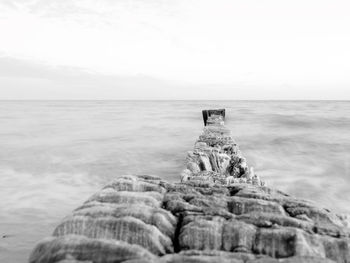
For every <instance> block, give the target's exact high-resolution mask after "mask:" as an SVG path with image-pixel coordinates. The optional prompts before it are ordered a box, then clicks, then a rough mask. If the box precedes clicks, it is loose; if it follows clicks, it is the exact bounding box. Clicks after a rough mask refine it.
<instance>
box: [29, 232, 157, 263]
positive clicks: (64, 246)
mask: <svg viewBox="0 0 350 263" xmlns="http://www.w3.org/2000/svg"><path fill="white" fill-rule="evenodd" d="M136 258H139V259H149V260H156V257H155V256H154V255H152V254H151V253H150V252H148V251H147V250H146V249H145V248H142V247H140V246H138V245H131V244H128V243H126V242H123V241H113V240H100V239H90V238H87V237H84V236H76V235H67V236H62V237H50V238H46V239H44V240H43V241H41V242H40V243H39V244H38V245H37V246H36V247H35V249H34V250H33V252H32V253H31V255H30V257H29V263H55V262H60V261H61V262H64V260H66V261H67V260H69V261H72V262H76V261H78V262H86V261H87V262H94V263H115V262H123V261H126V260H129V259H136ZM69 261H68V262H69Z"/></svg>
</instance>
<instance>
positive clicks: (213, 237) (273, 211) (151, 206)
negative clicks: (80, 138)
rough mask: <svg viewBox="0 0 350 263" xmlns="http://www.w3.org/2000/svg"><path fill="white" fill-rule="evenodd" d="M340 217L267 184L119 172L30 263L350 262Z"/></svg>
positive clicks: (40, 246)
mask: <svg viewBox="0 0 350 263" xmlns="http://www.w3.org/2000/svg"><path fill="white" fill-rule="evenodd" d="M349 236H350V229H349V228H347V224H346V222H345V221H344V220H343V219H342V218H341V217H339V216H337V215H335V214H332V213H331V212H329V211H328V210H326V209H322V208H318V207H317V206H315V205H313V204H312V203H310V202H308V201H304V200H298V199H295V198H293V197H291V196H289V195H287V194H284V193H282V192H280V191H276V190H273V189H270V188H268V187H265V186H255V185H251V184H246V183H235V184H232V185H230V186H225V185H219V184H214V183H212V182H208V181H204V182H203V181H187V182H184V183H175V184H170V183H167V182H164V181H162V180H161V179H160V178H157V177H153V176H133V175H125V176H121V177H120V178H117V179H115V180H114V181H112V182H111V183H110V184H108V185H106V187H104V188H103V189H102V190H101V191H99V192H98V193H96V194H95V195H93V196H92V197H91V198H89V199H88V200H87V201H86V202H85V203H84V204H83V205H82V206H80V207H79V208H77V209H76V210H74V211H73V213H72V214H71V215H70V216H68V217H66V218H65V219H64V220H63V221H62V222H61V224H59V225H58V226H57V227H56V229H55V230H54V232H53V236H52V237H49V238H47V239H44V240H43V241H42V242H40V243H39V244H38V245H37V246H36V247H35V249H34V250H33V252H32V254H31V256H30V259H29V262H30V263H83V262H84V263H87V262H94V263H112V262H113V263H115V262H125V263H126V262H128V263H131V262H133V263H136V262H138V263H141V262H144V263H146V262H159V263H175V262H176V263H177V262H185V263H187V262H188V263H190V262H240V263H243V262H245V263H262V262H275V263H277V262H289V263H291V262H295V263H296V262H309V263H310V262H315V263H316V262H350V247H349Z"/></svg>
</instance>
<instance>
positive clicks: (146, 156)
mask: <svg viewBox="0 0 350 263" xmlns="http://www.w3.org/2000/svg"><path fill="white" fill-rule="evenodd" d="M207 108H226V110H227V113H226V115H227V120H226V124H227V126H228V127H229V128H230V129H232V131H233V134H234V136H235V139H236V141H237V142H238V144H239V145H240V148H241V150H242V152H243V154H244V155H245V157H246V158H247V160H248V163H249V164H250V165H252V166H254V168H255V170H256V172H257V173H258V174H259V175H260V176H261V177H262V178H263V179H264V180H265V181H267V183H268V184H269V185H270V186H273V187H277V188H279V189H281V190H284V191H285V192H288V193H290V194H293V195H296V196H298V197H301V198H306V199H310V200H314V201H316V202H318V203H319V204H320V205H321V206H325V207H330V208H331V209H333V210H334V211H336V212H345V213H350V206H349V205H350V174H349V173H350V172H349V168H350V133H349V131H350V102H318V101H306V102H286V101H273V102H270V101H261V102H253V101H162V102H159V101H147V102H139V101H125V102H120V101H41V102H35V101H30V102H29V101H28V102H15V101H13V102H10V101H8V102H4V101H2V102H0V234H1V236H2V238H1V239H0V262H11V263H15V262H26V260H27V258H28V255H29V253H30V251H31V249H32V248H33V247H34V245H35V244H36V242H38V241H39V240H40V239H42V238H43V237H45V236H48V235H50V234H51V232H52V231H53V229H54V227H55V225H57V224H58V223H59V221H60V220H61V219H62V218H63V217H64V216H66V215H67V214H69V213H70V211H71V210H73V209H74V208H75V207H77V206H78V205H79V204H81V203H82V202H83V201H84V200H86V199H87V198H88V197H89V196H90V195H91V194H93V193H94V192H96V191H97V190H98V189H99V188H101V187H102V186H103V185H104V184H106V183H107V182H108V181H110V180H111V179H113V178H115V177H117V176H119V175H122V174H154V175H159V176H160V177H162V178H164V179H166V180H169V181H178V180H179V173H180V172H181V170H182V169H183V167H184V161H185V157H186V152H187V151H188V150H190V149H192V147H193V144H194V142H195V140H196V139H197V137H198V136H199V134H200V132H201V130H202V127H203V123H202V116H201V110H202V109H207Z"/></svg>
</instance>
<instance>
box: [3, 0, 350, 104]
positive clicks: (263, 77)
mask: <svg viewBox="0 0 350 263" xmlns="http://www.w3.org/2000/svg"><path fill="white" fill-rule="evenodd" d="M0 99H350V1H349V0H344V1H339V0H329V1H325V0H240V1H236V0H227V1H226V0H0Z"/></svg>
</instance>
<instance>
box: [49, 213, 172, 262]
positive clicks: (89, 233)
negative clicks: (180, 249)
mask: <svg viewBox="0 0 350 263" xmlns="http://www.w3.org/2000/svg"><path fill="white" fill-rule="evenodd" d="M71 234H73V235H81V236H86V237H89V238H93V239H113V240H121V241H126V242H128V243H130V244H137V245H140V246H142V247H144V248H146V249H147V250H149V251H150V252H152V253H154V254H157V255H164V254H166V253H169V252H173V245H172V241H171V239H170V238H169V237H168V236H165V235H164V234H162V233H161V231H160V230H159V229H158V228H156V227H155V226H153V225H148V224H146V223H144V222H143V221H141V220H140V219H137V218H134V217H130V216H125V217H121V218H112V217H101V218H91V217H86V216H73V217H70V218H67V219H66V220H64V221H63V222H62V223H61V224H60V225H58V227H57V228H56V229H55V231H54V233H53V235H54V236H66V235H71Z"/></svg>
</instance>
